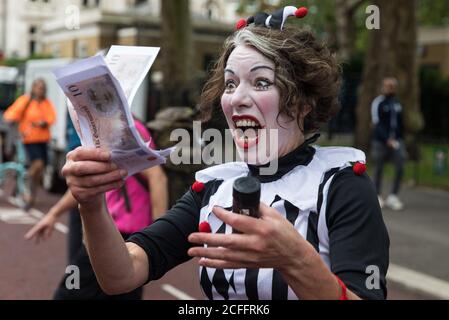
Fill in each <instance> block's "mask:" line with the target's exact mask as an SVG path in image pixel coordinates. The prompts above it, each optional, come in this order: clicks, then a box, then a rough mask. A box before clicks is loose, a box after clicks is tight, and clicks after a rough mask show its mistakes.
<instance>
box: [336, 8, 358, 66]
mask: <svg viewBox="0 0 449 320" xmlns="http://www.w3.org/2000/svg"><path fill="white" fill-rule="evenodd" d="M362 2H363V1H361V0H335V24H336V30H337V32H336V35H337V44H338V55H339V57H340V60H341V61H348V60H349V59H350V58H351V56H352V55H353V53H354V48H355V39H356V32H357V27H356V23H355V20H354V15H355V12H356V10H357V8H358V7H359V6H360V5H361V4H362Z"/></svg>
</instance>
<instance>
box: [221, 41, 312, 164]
mask: <svg viewBox="0 0 449 320" xmlns="http://www.w3.org/2000/svg"><path fill="white" fill-rule="evenodd" d="M274 70H275V65H274V63H273V61H271V60H270V59H268V58H266V57H265V56H263V55H262V54H261V53H260V52H258V51H257V50H256V49H254V48H252V47H250V46H237V47H236V48H235V49H234V51H232V53H231V55H230V56H229V59H228V62H227V65H226V68H225V70H224V73H225V75H224V76H225V91H224V93H223V96H222V98H221V106H222V109H223V112H224V114H225V116H226V120H227V122H228V125H229V128H230V129H231V131H232V133H233V137H234V141H235V143H236V146H237V149H238V151H239V153H240V154H241V155H242V154H244V155H245V157H244V158H245V159H256V160H252V161H251V160H249V161H248V162H249V163H252V164H264V163H266V162H268V161H269V160H272V159H273V158H274V157H282V156H284V155H286V154H287V153H289V152H290V151H292V150H294V149H295V148H296V147H298V146H299V144H300V142H301V141H302V140H303V134H302V132H301V130H299V127H298V125H297V122H296V121H295V120H293V121H291V119H290V118H288V117H287V116H285V115H283V114H281V115H280V116H279V117H278V114H279V101H280V92H279V89H278V88H277V87H276V85H275V84H274V82H275V71H274ZM272 130H277V141H275V145H277V150H275V152H272V153H271V154H270V156H269V158H270V159H269V160H268V161H263V160H262V161H261V160H260V159H258V158H260V157H254V156H253V157H251V156H250V155H251V154H255V153H256V152H257V150H258V148H267V146H268V145H270V143H269V141H267V139H269V137H270V136H271V137H273V135H270V132H273V131H272ZM271 146H273V144H272V143H271ZM276 151H277V152H276ZM263 152H265V151H263ZM245 161H246V160H245Z"/></svg>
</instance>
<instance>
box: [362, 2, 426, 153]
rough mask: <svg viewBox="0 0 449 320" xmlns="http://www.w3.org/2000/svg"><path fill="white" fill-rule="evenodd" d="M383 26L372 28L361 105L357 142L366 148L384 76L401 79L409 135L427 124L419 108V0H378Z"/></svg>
mask: <svg viewBox="0 0 449 320" xmlns="http://www.w3.org/2000/svg"><path fill="white" fill-rule="evenodd" d="M373 4H374V5H377V6H378V7H379V9H380V29H379V30H370V38H369V43H368V48H367V53H366V56H365V64H364V71H363V76H362V85H361V88H360V92H359V99H358V105H357V110H356V112H357V128H356V136H355V145H356V146H357V147H359V148H361V149H363V150H365V151H367V150H368V149H369V143H370V138H371V130H368V129H367V128H371V103H372V101H373V100H374V98H375V97H376V96H377V95H378V94H379V93H380V91H379V89H380V85H381V82H382V79H383V78H384V77H388V76H393V77H396V78H397V79H398V80H399V88H398V99H399V101H400V102H401V104H402V106H403V108H404V119H405V131H406V137H408V136H409V135H410V134H416V133H417V132H419V130H421V129H422V127H423V120H422V115H421V112H420V108H419V99H418V96H419V87H418V62H417V55H416V53H417V18H416V0H413V1H410V0H394V1H391V0H374V1H373Z"/></svg>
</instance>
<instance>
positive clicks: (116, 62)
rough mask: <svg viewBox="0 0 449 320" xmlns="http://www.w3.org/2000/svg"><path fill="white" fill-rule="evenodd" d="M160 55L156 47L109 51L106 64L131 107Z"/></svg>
mask: <svg viewBox="0 0 449 320" xmlns="http://www.w3.org/2000/svg"><path fill="white" fill-rule="evenodd" d="M158 53H159V48H156V47H137V46H111V48H110V49H109V51H108V54H107V55H106V58H105V60H106V64H107V66H108V68H109V70H111V73H112V74H113V75H114V77H115V78H116V79H117V80H118V82H119V83H120V86H121V87H122V89H123V92H124V93H125V96H126V99H127V100H128V105H129V107H131V106H132V102H133V100H134V97H135V96H136V93H137V90H138V89H139V87H140V85H141V83H142V81H143V80H144V79H145V76H146V75H147V73H148V71H149V70H150V68H151V66H152V65H153V63H154V60H155V59H156V57H157V55H158Z"/></svg>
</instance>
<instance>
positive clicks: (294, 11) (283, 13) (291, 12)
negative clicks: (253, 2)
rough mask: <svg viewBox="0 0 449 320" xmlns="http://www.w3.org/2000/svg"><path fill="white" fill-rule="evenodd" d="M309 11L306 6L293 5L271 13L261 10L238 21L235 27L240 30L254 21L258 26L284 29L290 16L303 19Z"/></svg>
mask: <svg viewBox="0 0 449 320" xmlns="http://www.w3.org/2000/svg"><path fill="white" fill-rule="evenodd" d="M307 13H308V10H307V8H306V7H301V8H296V7H293V6H287V7H284V8H281V9H279V10H277V11H275V12H274V13H273V14H271V15H270V14H268V13H265V12H260V13H257V14H255V15H254V16H251V17H249V18H248V19H246V20H245V19H240V20H239V21H237V23H236V25H235V29H236V30H240V29H243V28H245V27H246V26H249V25H250V24H253V23H254V25H256V26H260V27H266V28H272V29H279V30H282V29H283V28H284V24H285V21H286V20H287V18H288V17H293V16H294V17H296V18H299V19H302V18H304V17H305V16H306V15H307Z"/></svg>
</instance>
